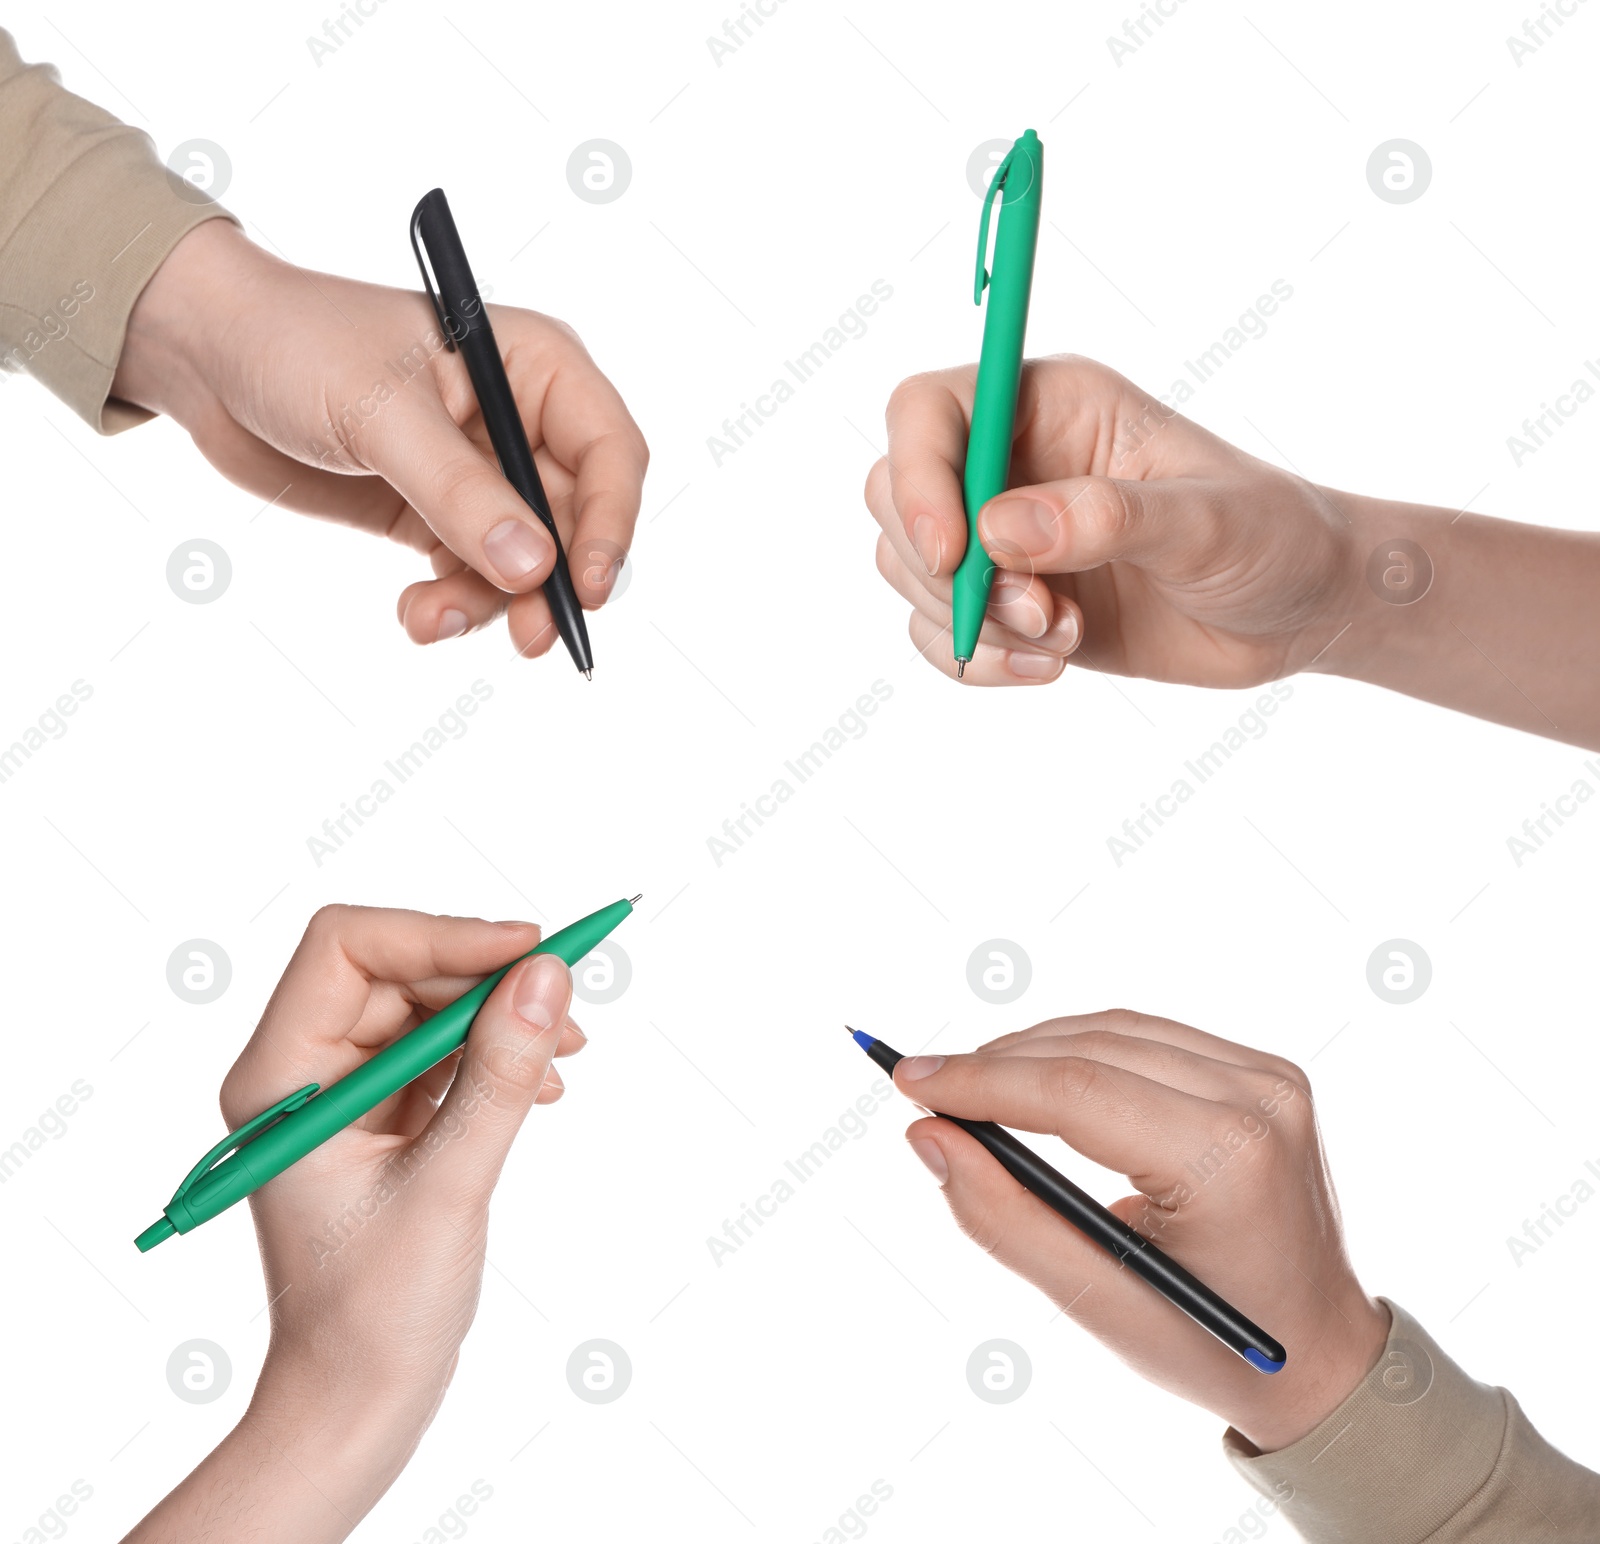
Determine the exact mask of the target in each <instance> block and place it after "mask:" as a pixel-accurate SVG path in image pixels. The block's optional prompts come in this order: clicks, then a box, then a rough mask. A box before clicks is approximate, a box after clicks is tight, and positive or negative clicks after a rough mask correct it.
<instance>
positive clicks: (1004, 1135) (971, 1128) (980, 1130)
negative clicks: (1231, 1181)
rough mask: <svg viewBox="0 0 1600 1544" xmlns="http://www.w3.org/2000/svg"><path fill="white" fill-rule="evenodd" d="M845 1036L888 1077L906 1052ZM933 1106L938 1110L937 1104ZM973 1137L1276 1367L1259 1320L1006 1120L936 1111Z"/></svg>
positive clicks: (1205, 1325) (1108, 1246) (1171, 1293)
mask: <svg viewBox="0 0 1600 1544" xmlns="http://www.w3.org/2000/svg"><path fill="white" fill-rule="evenodd" d="M845 1028H846V1029H848V1030H849V1032H850V1037H851V1039H853V1040H854V1041H855V1043H856V1044H857V1045H859V1046H860V1047H861V1049H862V1050H863V1051H865V1052H866V1053H867V1055H868V1056H870V1057H871V1058H872V1059H873V1061H875V1062H876V1063H877V1064H878V1065H879V1066H880V1067H882V1068H883V1070H884V1071H885V1072H887V1073H889V1074H890V1075H891V1076H892V1075H893V1073H894V1069H895V1068H896V1067H897V1066H898V1065H899V1064H900V1062H901V1061H903V1060H904V1058H903V1057H902V1056H901V1055H900V1053H899V1052H898V1051H892V1050H890V1049H889V1047H888V1046H886V1045H885V1044H884V1043H883V1042H882V1041H881V1040H874V1039H873V1038H872V1036H871V1035H867V1034H863V1033H862V1032H861V1031H860V1030H859V1029H850V1026H849V1025H846V1026H845ZM930 1113H932V1114H935V1115H939V1112H938V1111H937V1110H934V1111H931V1112H930ZM939 1119H940V1120H947V1121H949V1122H950V1123H951V1124H952V1125H955V1126H959V1127H960V1128H961V1129H962V1130H963V1131H965V1132H966V1133H967V1135H968V1136H971V1137H976V1138H977V1139H978V1141H980V1142H982V1143H983V1145H984V1146H985V1147H986V1148H988V1150H989V1152H990V1154H991V1155H992V1156H993V1157H994V1158H995V1159H996V1160H997V1161H998V1163H999V1164H1000V1167H1001V1168H1003V1169H1004V1170H1005V1171H1006V1173H1007V1174H1009V1175H1010V1176H1011V1177H1012V1179H1014V1180H1015V1181H1016V1182H1017V1183H1018V1184H1019V1185H1021V1186H1022V1188H1023V1189H1024V1190H1026V1191H1028V1192H1029V1194H1031V1195H1036V1196H1038V1198H1039V1199H1040V1200H1041V1201H1043V1202H1044V1204H1045V1205H1046V1206H1048V1207H1049V1208H1050V1209H1051V1210H1052V1211H1054V1212H1058V1213H1059V1214H1060V1215H1061V1216H1063V1217H1065V1218H1066V1219H1067V1221H1068V1222H1070V1223H1071V1224H1072V1225H1073V1227H1075V1228H1076V1229H1078V1231H1079V1232H1080V1233H1082V1234H1084V1236H1085V1237H1087V1238H1089V1239H1091V1240H1093V1241H1094V1242H1095V1243H1096V1244H1098V1245H1099V1246H1100V1247H1101V1248H1102V1249H1104V1250H1106V1251H1107V1252H1108V1253H1109V1254H1112V1255H1115V1256H1116V1258H1117V1259H1119V1260H1120V1261H1121V1262H1122V1263H1123V1264H1124V1265H1125V1266H1127V1267H1128V1269H1129V1270H1130V1271H1132V1272H1133V1273H1134V1274H1135V1275H1137V1276H1142V1277H1143V1278H1144V1279H1145V1280H1146V1281H1147V1282H1149V1283H1150V1285H1151V1286H1152V1287H1154V1288H1155V1289H1156V1291H1157V1292H1159V1293H1160V1294H1161V1295H1162V1296H1163V1297H1164V1298H1166V1300H1167V1301H1168V1302H1169V1303H1171V1304H1172V1305H1173V1306H1174V1307H1175V1308H1181V1309H1182V1310H1183V1311H1184V1312H1185V1313H1186V1314H1188V1315H1189V1317H1190V1318H1191V1319H1193V1320H1194V1322H1195V1323H1196V1324H1198V1325H1199V1326H1200V1328H1201V1329H1203V1330H1209V1331H1210V1332H1211V1333H1212V1334H1213V1335H1215V1336H1216V1337H1217V1339H1218V1340H1220V1341H1221V1342H1222V1343H1223V1345H1225V1346H1226V1347H1227V1348H1228V1349H1229V1350H1230V1351H1233V1352H1236V1353H1237V1354H1238V1355H1240V1356H1242V1357H1243V1358H1244V1359H1245V1361H1247V1362H1248V1363H1249V1364H1250V1365H1251V1366H1252V1367H1254V1368H1255V1369H1256V1371H1257V1372H1281V1371H1282V1370H1283V1364H1284V1363H1285V1362H1286V1361H1287V1360H1288V1354H1287V1353H1286V1352H1285V1351H1284V1349H1283V1347H1282V1346H1280V1345H1279V1344H1278V1342H1277V1341H1275V1340H1274V1339H1273V1338H1272V1337H1271V1336H1270V1335H1269V1334H1267V1333H1266V1331H1265V1330H1263V1329H1261V1328H1260V1326H1259V1325H1255V1324H1252V1323H1251V1322H1250V1320H1248V1319H1247V1318H1245V1316H1244V1315H1243V1314H1242V1313H1240V1312H1239V1310H1238V1309H1237V1308H1235V1307H1234V1306H1233V1305H1232V1304H1231V1303H1229V1302H1226V1301H1225V1300H1224V1299H1222V1298H1220V1297H1218V1296H1217V1294H1216V1293H1215V1292H1213V1291H1212V1290H1211V1288H1210V1287H1208V1286H1207V1285H1206V1284H1205V1283H1204V1282H1203V1281H1197V1280H1196V1279H1195V1278H1194V1277H1193V1276H1191V1275H1190V1274H1189V1273H1188V1271H1186V1270H1185V1269H1184V1268H1183V1267H1182V1266H1181V1265H1179V1264H1178V1262H1177V1261H1176V1260H1174V1259H1173V1258H1172V1257H1171V1256H1170V1255H1166V1254H1163V1253H1162V1252H1161V1251H1160V1250H1159V1249H1157V1248H1156V1246H1155V1245H1154V1244H1152V1243H1151V1242H1150V1240H1149V1239H1147V1238H1146V1237H1145V1236H1144V1234H1142V1233H1140V1232H1138V1231H1137V1230H1136V1229H1134V1228H1130V1227H1129V1226H1128V1224H1127V1223H1125V1222H1124V1221H1123V1220H1122V1219H1121V1218H1120V1217H1118V1216H1117V1215H1116V1214H1115V1213H1114V1212H1110V1211H1107V1210H1106V1208H1105V1207H1103V1206H1102V1205H1101V1204H1100V1203H1099V1202H1098V1201H1096V1200H1095V1199H1094V1197H1093V1196H1091V1195H1089V1194H1088V1193H1087V1192H1085V1191H1082V1190H1080V1189H1078V1187H1077V1186H1076V1185H1074V1184H1073V1183H1072V1181H1071V1180H1070V1179H1068V1178H1067V1177H1066V1175H1064V1174H1058V1173H1057V1172H1056V1171H1055V1170H1054V1169H1052V1168H1051V1167H1050V1165H1049V1164H1048V1163H1046V1162H1045V1161H1044V1159H1043V1158H1041V1157H1040V1156H1039V1155H1038V1154H1037V1153H1036V1152H1034V1150H1033V1149H1032V1148H1031V1147H1029V1146H1027V1144H1026V1143H1023V1142H1019V1141H1018V1140H1017V1139H1016V1138H1015V1137H1014V1136H1012V1135H1011V1133H1010V1132H1009V1131H1007V1130H1006V1129H1005V1127H1004V1126H997V1125H995V1123H994V1122H993V1121H989V1120H962V1119H961V1117H960V1116H958V1115H939Z"/></svg>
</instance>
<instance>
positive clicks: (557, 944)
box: [167, 901, 633, 1233]
mask: <svg viewBox="0 0 1600 1544" xmlns="http://www.w3.org/2000/svg"><path fill="white" fill-rule="evenodd" d="M632 910H633V906H632V904H631V903H630V902H628V901H613V902H612V904H611V905H609V906H605V907H602V908H601V909H600V910H599V911H596V912H591V913H590V914H589V915H588V916H587V917H581V918H579V920H578V921H576V922H574V923H573V924H572V925H571V926H570V927H564V928H562V929H561V930H560V931H559V932H555V933H552V934H551V935H550V936H549V937H548V938H546V939H543V940H542V941H541V942H540V943H539V944H538V945H537V946H536V947H535V948H533V949H530V950H529V951H528V953H527V954H524V955H519V956H518V959H517V960H512V961H511V962H510V964H507V965H504V966H502V967H501V968H500V969H499V970H497V971H495V972H494V974H493V975H491V976H486V977H485V978H484V979H483V980H482V981H480V982H479V983H478V984H477V985H476V986H475V987H473V988H472V989H471V990H470V991H467V992H463V993H462V995H461V996H460V997H458V998H456V1000H455V1001H454V1002H453V1003H450V1004H449V1005H448V1006H446V1007H444V1008H441V1009H440V1010H439V1011H438V1012H437V1013H436V1014H434V1015H433V1017H432V1018H430V1019H428V1020H426V1021H425V1022H424V1023H422V1024H420V1025H418V1026H417V1028H416V1029H413V1030H412V1031H410V1033H409V1034H405V1035H402V1036H401V1037H400V1039H398V1040H396V1041H395V1042H394V1043H393V1044H392V1045H388V1046H385V1047H384V1049H383V1050H381V1051H379V1052H378V1054H377V1055H376V1056H373V1057H372V1058H370V1059H369V1060H367V1061H365V1062H363V1063H362V1064H361V1065H360V1066H359V1067H357V1068H356V1069H355V1071H354V1072H351V1073H349V1074H348V1075H347V1076H345V1077H343V1078H341V1079H340V1080H339V1081H338V1082H337V1083H335V1084H333V1085H332V1086H331V1087H330V1088H325V1089H323V1090H322V1091H321V1092H320V1093H318V1094H316V1095H315V1096H313V1097H312V1098H311V1099H309V1100H308V1101H307V1102H306V1103H305V1104H304V1105H302V1106H301V1107H300V1108H299V1109H298V1110H293V1111H291V1112H290V1113H289V1114H287V1115H285V1116H284V1117H283V1119H282V1120H280V1121H278V1122H277V1124H276V1125H272V1126H269V1127H267V1129H266V1130H265V1131H263V1132H262V1133H261V1135H260V1136H258V1137H255V1138H253V1139H252V1140H251V1141H249V1142H247V1143H246V1144H245V1145H244V1146H243V1147H241V1148H239V1150H238V1151H237V1152H235V1153H233V1154H232V1155H231V1156H230V1157H228V1158H226V1159H224V1160H223V1161H222V1162H221V1163H220V1164H218V1165H217V1167H216V1168H215V1169H214V1170H213V1171H212V1172H211V1173H210V1174H209V1175H208V1176H206V1178H204V1179H202V1180H200V1181H199V1182H198V1183H197V1184H195V1185H194V1186H193V1188H192V1189H190V1191H189V1192H188V1194H187V1195H186V1196H184V1197H183V1200H182V1202H181V1204H177V1205H173V1206H170V1207H169V1208H168V1210H167V1215H168V1216H169V1217H170V1218H171V1219H172V1222H173V1224H174V1225H175V1226H176V1227H177V1230H178V1232H180V1233H187V1232H188V1231H189V1230H190V1229H191V1228H194V1227H197V1226H199V1224H200V1223H202V1222H208V1221H210V1219H211V1218H213V1217H215V1216H216V1215H217V1214H218V1213H219V1212H223V1211H226V1210H227V1209H228V1208H229V1207H230V1206H232V1205H233V1204H234V1203H235V1202H237V1201H242V1200H243V1199H244V1198H245V1197H246V1196H248V1195H250V1194H251V1193H252V1192H253V1191H255V1190H259V1189H260V1188H261V1186H263V1185H265V1184H266V1183H267V1182H268V1181H269V1180H272V1179H275V1178H276V1177H277V1176H278V1175H280V1174H282V1173H283V1171H284V1170H285V1169H287V1168H289V1167H290V1166H291V1165H292V1164H295V1163H298V1162H299V1160H300V1159H302V1158H304V1157H305V1156H306V1154H307V1153H309V1152H312V1151H313V1150H314V1149H316V1148H318V1147H320V1146H321V1145H322V1144H323V1143H324V1142H326V1141H327V1140H328V1139H329V1138H330V1137H333V1136H336V1135H338V1133H339V1132H341V1131H343V1130H344V1129H345V1128H346V1127H347V1126H349V1125H350V1124H352V1122H354V1121H357V1120H359V1119H360V1118H361V1117H362V1116H363V1115H365V1114H366V1113H367V1112H368V1111H369V1110H371V1109H373V1108H375V1107H376V1106H377V1105H379V1104H381V1103H382V1102H383V1101H384V1100H385V1099H387V1098H389V1097H390V1095H392V1094H396V1093H398V1092H399V1091H400V1090H401V1089H402V1088H404V1087H405V1086H406V1084H408V1083H410V1082H411V1081H412V1080H413V1079H414V1078H418V1077H421V1075H422V1074H423V1073H424V1072H426V1071H427V1070H428V1068H430V1067H432V1066H435V1065H436V1064H437V1063H439V1062H441V1061H443V1060H444V1058H445V1057H446V1056H448V1055H450V1053H451V1052H452V1051H457V1050H460V1048H461V1047H462V1045H463V1044H465V1043H466V1038H467V1031H468V1030H469V1029H471V1028H472V1021H473V1020H474V1019H475V1018H476V1017H477V1016H478V1010H479V1009H480V1008H482V1007H483V1005H484V1003H485V1002H486V1001H487V1000H488V997H489V994H490V993H491V992H493V991H494V989H495V988H496V987H497V986H498V985H499V984H500V982H501V981H502V980H503V979H504V978H505V975H506V972H507V971H509V970H510V969H511V966H512V965H515V964H517V963H518V961H519V960H525V959H528V958H529V957H530V956H531V955H535V954H553V955H555V956H556V957H557V958H558V959H560V960H564V961H565V962H566V964H567V965H568V966H572V965H576V964H577V963H578V961H579V960H581V959H582V958H583V957H584V956H585V955H586V954H588V953H589V952H590V951H591V950H592V949H593V948H594V947H595V945H597V944H598V943H600V942H601V941H602V940H603V939H604V938H605V937H606V935H607V934H608V933H610V932H611V931H612V930H613V929H614V928H615V927H616V926H617V925H618V923H620V922H622V921H623V919H624V918H626V917H627V916H628V915H629V914H630V913H631V912H632Z"/></svg>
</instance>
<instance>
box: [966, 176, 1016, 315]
mask: <svg viewBox="0 0 1600 1544" xmlns="http://www.w3.org/2000/svg"><path fill="white" fill-rule="evenodd" d="M1016 153H1017V147H1016V146H1015V145H1013V146H1012V147H1011V148H1010V149H1009V150H1008V151H1006V158H1005V160H1003V161H1002V162H1001V163H1000V164H999V165H998V166H997V167H995V169H994V176H992V177H991V178H990V179H989V191H988V192H987V193H985V194H984V195H983V213H982V214H981V215H979V216H978V268H977V273H976V275H975V276H974V278H973V281H972V303H973V305H975V306H981V305H982V304H983V291H984V287H985V286H986V285H987V284H988V282H989V271H988V269H986V268H985V267H984V266H983V260H984V257H985V256H986V255H987V254H988V251H989V211H990V209H991V208H992V207H993V206H994V196H995V194H996V193H998V192H999V191H1000V189H1001V188H1002V187H1004V186H1005V180H1006V173H1007V172H1009V171H1010V170H1011V161H1012V157H1014V156H1015V155H1016ZM1001 202H1002V203H1003V202H1004V200H1002V201H1001Z"/></svg>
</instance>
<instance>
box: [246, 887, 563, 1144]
mask: <svg viewBox="0 0 1600 1544" xmlns="http://www.w3.org/2000/svg"><path fill="white" fill-rule="evenodd" d="M538 941H539V929H538V928H537V927H536V926H534V925H533V924H532V923H528V922H513V923H506V922H483V921H480V920H478V919H476V918H467V917H434V916H429V915H427V914H425V913H423V912H416V911H398V910H386V909H382V908H377V907H366V906H325V907H323V908H322V909H321V910H320V911H318V912H317V913H316V915H315V916H313V917H312V919H311V921H310V922H309V923H308V924H307V927H306V931H305V934H304V936H303V937H302V938H301V940H300V943H299V945H298V947H297V948H296V949H295V952H294V955H293V957H292V958H291V959H290V961H289V965H288V968H287V969H286V970H285V971H284V973H283V976H282V978H281V979H280V980H279V982H278V985H277V987H276V988H275V989H274V991H273V994H272V997H271V999H270V1000H269V1001H268V1003H267V1006H266V1010H265V1012H264V1013H263V1014H262V1016H261V1022H260V1023H259V1024H258V1025H257V1026H256V1031H255V1033H254V1034H253V1035H252V1036H251V1038H250V1041H249V1043H248V1044H247V1045H246V1046H245V1048H244V1050H243V1052H242V1053H241V1054H240V1056H239V1059H238V1061H237V1062H235V1063H234V1065H233V1068H232V1070H231V1071H230V1072H229V1073H228V1076H227V1078H226V1080H225V1081H224V1083H223V1089H222V1096H223V1113H224V1115H225V1116H226V1117H227V1119H228V1121H229V1124H230V1125H233V1124H237V1123H238V1122H239V1121H240V1120H245V1119H248V1118H249V1117H250V1116H252V1115H254V1114H256V1113H257V1111H259V1110H260V1109H262V1108H263V1107H264V1106H265V1105H266V1104H270V1103H271V1102H272V1100H273V1099H276V1098H281V1097H282V1095H283V1094H284V1093H285V1092H286V1091H287V1090H288V1089H290V1088H294V1087H296V1086H298V1085H299V1084H302V1083H309V1082H319V1083H322V1084H324V1085H326V1084H328V1083H331V1082H333V1081H334V1080H335V1079H336V1078H339V1077H343V1076H344V1074H345V1073H346V1072H349V1071H351V1070H352V1069H353V1068H355V1067H356V1066H357V1065H359V1064H360V1063H361V1062H363V1061H365V1060H366V1058H367V1049H368V1047H369V1046H370V1045H371V1044H374V1043H386V1042H387V1041H388V1040H390V1039H392V1038H393V1037H394V1036H395V1035H397V1034H400V1033H403V1032H404V1030H405V1029H406V1028H407V1027H408V1026H409V1025H410V1024H412V1023H414V1022H415V1021H416V1013H415V1006H414V1005H415V1004H416V1003H418V1002H421V1003H424V1004H427V1005H429V1006H443V1003H444V1002H447V1001H450V1000H452V997H453V996H459V995H460V992H461V991H462V990H465V987H466V986H468V985H471V984H472V983H473V982H474V981H478V980H481V979H482V978H483V977H484V976H486V975H488V974H489V973H490V972H491V971H494V970H498V969H499V968H500V967H501V966H502V965H504V964H505V963H506V961H507V960H509V959H515V958H516V957H517V956H518V955H519V954H525V953H527V951H528V950H529V949H531V948H533V947H534V945H535V944H537V943H538ZM430 983H433V986H432V987H431V988H430ZM386 984H387V985H388V986H389V987H390V988H392V989H391V990H388V991H385V990H384V987H385V985H386ZM451 986H454V988H455V990H454V992H453V993H452V997H443V998H441V997H440V996H439V995H438V992H439V991H440V990H449V989H450V987H451Z"/></svg>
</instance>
